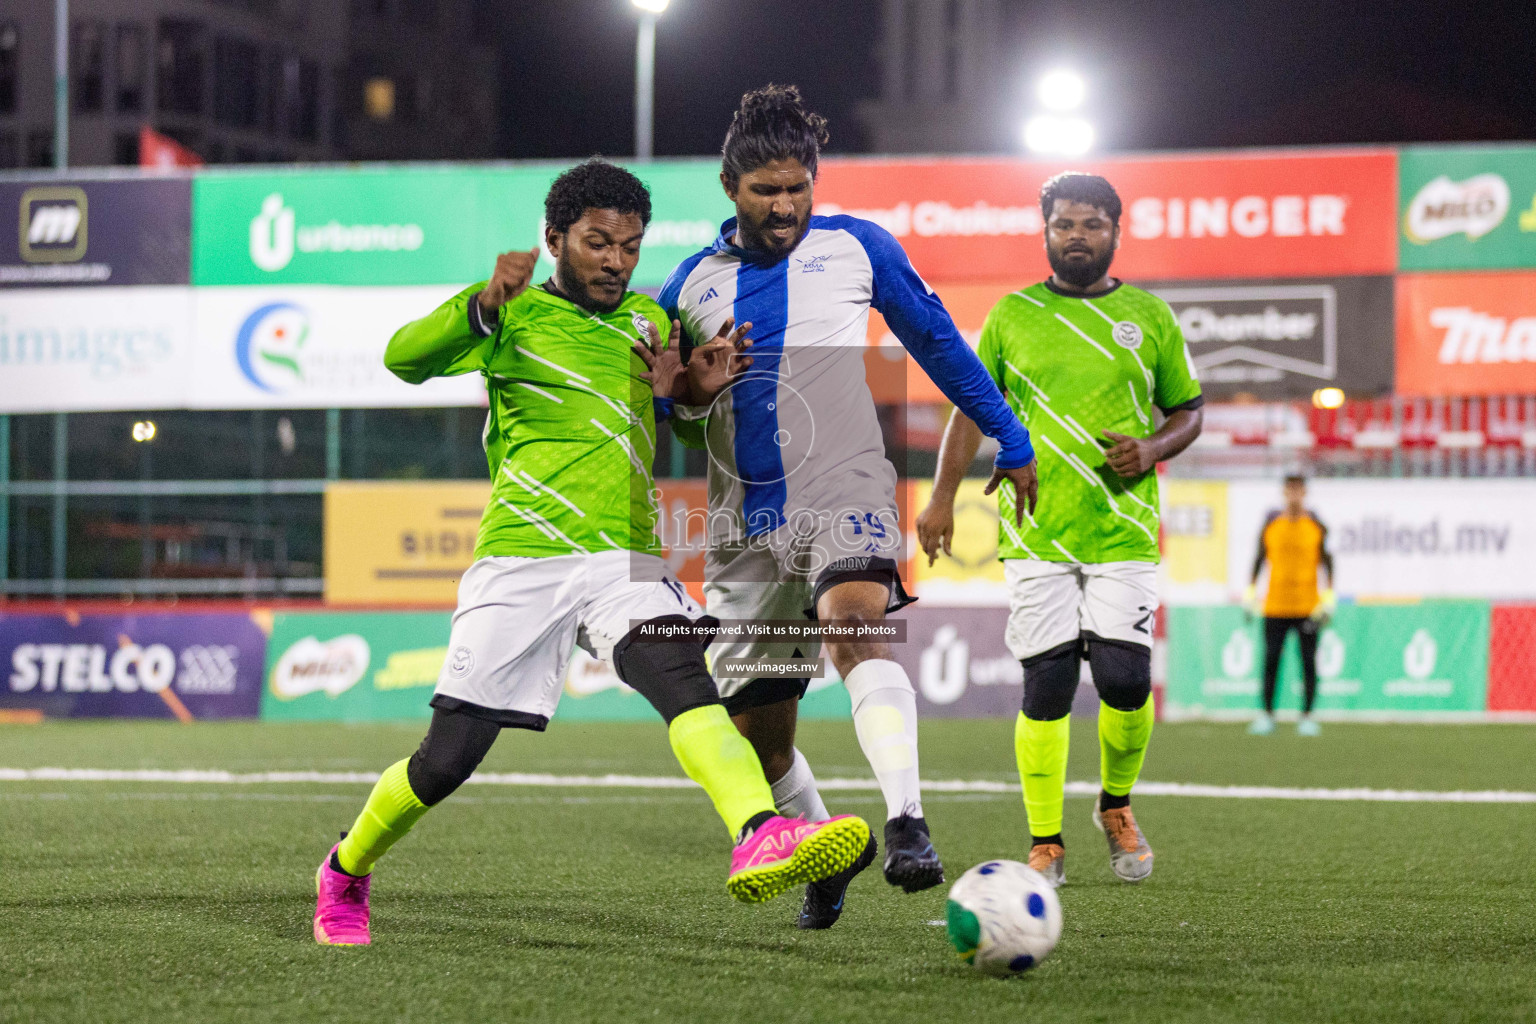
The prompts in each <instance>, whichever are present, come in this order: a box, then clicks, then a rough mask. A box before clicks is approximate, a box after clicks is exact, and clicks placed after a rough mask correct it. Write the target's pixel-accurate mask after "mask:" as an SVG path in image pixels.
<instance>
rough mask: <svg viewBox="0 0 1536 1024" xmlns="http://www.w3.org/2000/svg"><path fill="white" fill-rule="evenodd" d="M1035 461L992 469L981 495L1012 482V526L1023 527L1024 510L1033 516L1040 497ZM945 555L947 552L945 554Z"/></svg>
mask: <svg viewBox="0 0 1536 1024" xmlns="http://www.w3.org/2000/svg"><path fill="white" fill-rule="evenodd" d="M1035 461H1036V460H1034V459H1031V460H1030V462H1029V465H1027V466H1020V467H1019V468H1017V469H999V468H998V467H996V466H993V467H992V479H991V480H988V481H987V487H986V490H984V491H982V492H981V493H982V494H991V493H992V492H993V491H995V490H997V485H998V484H1000V483H1002V482H1003V481H1004V480H1010V481H1012V482H1013V525H1015V526H1023V525H1024V510H1025V509H1026V508H1027V509H1029V514H1030V515H1031V516H1033V515H1034V514H1035V503H1036V502H1037V501H1038V500H1039V497H1040V481H1039V480H1037V479H1036V477H1035ZM946 553H947V552H946Z"/></svg>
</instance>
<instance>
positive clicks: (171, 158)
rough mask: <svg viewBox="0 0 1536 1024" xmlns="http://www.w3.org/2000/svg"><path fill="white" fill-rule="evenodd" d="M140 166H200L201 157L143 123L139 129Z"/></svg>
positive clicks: (201, 164)
mask: <svg viewBox="0 0 1536 1024" xmlns="http://www.w3.org/2000/svg"><path fill="white" fill-rule="evenodd" d="M139 166H140V167H158V168H171V167H201V166H203V158H202V157H200V156H198V155H197V154H196V153H194V152H192V151H191V150H190V149H188V148H187V147H186V146H183V145H182V144H181V143H179V142H177V141H176V140H175V139H173V138H171V137H170V136H169V135H162V134H160V133H159V132H157V131H155V130H154V129H153V128H151V127H149V126H148V125H145V126H144V127H142V128H140V129H139Z"/></svg>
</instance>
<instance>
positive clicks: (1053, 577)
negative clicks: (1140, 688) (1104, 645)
mask: <svg viewBox="0 0 1536 1024" xmlns="http://www.w3.org/2000/svg"><path fill="white" fill-rule="evenodd" d="M1003 578H1004V579H1006V580H1007V581H1008V629H1007V632H1006V633H1005V635H1004V638H1005V640H1006V641H1007V644H1008V650H1009V652H1010V653H1012V655H1013V656H1014V657H1015V658H1017V659H1019V660H1020V661H1022V660H1023V659H1025V658H1031V657H1034V656H1035V655H1037V654H1044V653H1045V652H1046V651H1049V650H1050V649H1051V648H1053V647H1059V646H1061V645H1062V644H1064V643H1067V642H1069V641H1072V640H1076V639H1077V638H1078V637H1080V636H1084V635H1091V636H1095V637H1101V638H1102V639H1105V640H1120V641H1124V642H1127V643H1135V644H1142V645H1143V646H1145V647H1147V648H1149V649H1150V648H1151V646H1152V623H1153V619H1154V617H1155V616H1156V614H1157V565H1156V564H1155V563H1153V562H1096V563H1080V562H1045V561H1040V560H1038V559H1033V558H1009V559H1005V560H1004V561H1003Z"/></svg>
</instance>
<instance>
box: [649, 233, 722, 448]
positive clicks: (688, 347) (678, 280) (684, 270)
mask: <svg viewBox="0 0 1536 1024" xmlns="http://www.w3.org/2000/svg"><path fill="white" fill-rule="evenodd" d="M708 255H709V250H708V249H704V250H701V251H700V252H696V253H694V254H693V255H692V256H690V257H688V258H687V259H686V260H683V262H681V263H679V264H678V265H677V266H676V267H674V268H673V270H672V273H670V274H668V275H667V280H666V283H665V284H663V285H662V286H661V292H660V294H658V295H657V296H656V301H657V303H658V304H660V306H661V308H662V309H663V310H665V311H666V314H667V319H668V320H676V321H678V323H679V324H682V323H684V318H683V317H682V315H681V313H680V312H679V310H680V309H681V307H682V301H683V285H684V284H686V283H687V282H688V275H689V274H691V273H693V268H694V267H696V266H698V265H699V262H700V261H701V260H702V259H704V257H705V256H708ZM680 334H681V337H680V338H679V339H678V354H679V355H680V356H681V357H682V360H683V362H685V363H686V362H687V361H688V353H690V352H692V351H693V344H694V343H693V339H692V338H691V337H689V335H688V328H687V327H686V326H685V327H683V328H682V330H681V332H680ZM663 402H665V403H666V404H665V407H663V406H662V405H661V404H660V403H663ZM700 411H702V410H700ZM656 420H657V422H661V421H662V420H667V421H669V422H670V423H671V425H672V433H673V434H674V435H676V437H677V439H678V440H679V441H681V442H682V443H683V446H684V447H686V448H704V447H705V446H706V444H707V442H706V440H705V422H706V421H705V420H704V419H703V418H694V417H693V416H691V415H688V414H687V413H679V411H678V410H677V409H676V408H675V407H674V406H673V403H672V401H671V400H670V399H656Z"/></svg>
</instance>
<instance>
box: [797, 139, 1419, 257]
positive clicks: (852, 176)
mask: <svg viewBox="0 0 1536 1024" xmlns="http://www.w3.org/2000/svg"><path fill="white" fill-rule="evenodd" d="M1070 167H1071V169H1076V170H1085V171H1090V172H1093V173H1097V174H1102V175H1104V176H1105V177H1107V178H1108V179H1109V180H1110V181H1111V182H1112V183H1113V184H1114V186H1115V188H1116V190H1117V191H1118V192H1119V193H1120V196H1121V199H1122V200H1124V204H1125V213H1124V215H1123V216H1122V218H1121V225H1122V230H1123V236H1122V242H1121V247H1120V254H1119V256H1118V258H1117V259H1116V262H1115V272H1116V273H1117V274H1118V275H1121V276H1124V277H1125V278H1127V279H1129V280H1131V281H1135V280H1136V279H1138V278H1140V279H1143V280H1149V281H1150V280H1161V281H1168V280H1175V279H1191V278H1204V279H1209V278H1244V277H1317V276H1344V275H1352V274H1390V273H1392V272H1393V271H1394V270H1395V269H1396V266H1397V249H1396V237H1397V157H1396V155H1395V154H1394V153H1393V152H1392V151H1391V150H1387V149H1354V150H1344V151H1333V150H1311V151H1306V150H1303V151H1296V152H1292V153H1285V154H1283V155H1274V154H1263V155H1260V154H1253V155H1239V156H1210V157H1201V156H1178V157H1138V158H1124V159H1115V158H1105V159H1099V160H1090V161H1083V162H1074V163H1073V164H1072V165H1070ZM1065 169H1068V165H1063V164H1053V163H1043V162H1034V161H1025V160H1007V159H961V160H925V161H921V162H918V161H901V160H827V161H825V162H823V164H822V165H821V173H820V178H819V179H818V182H817V185H816V207H817V212H818V213H823V214H831V213H838V212H841V213H849V214H853V215H856V216H861V217H866V218H868V219H870V220H874V221H876V222H878V223H880V224H882V225H883V226H884V227H885V228H887V229H888V230H889V231H891V233H892V234H894V235H896V237H897V238H898V239H899V240H900V241H901V243H902V245H903V246H904V247H905V248H906V250H907V253H908V254H909V255H910V256H911V257H912V263H913V265H914V266H915V267H916V268H917V271H918V273H920V274H922V275H923V276H924V277H926V278H928V279H929V280H930V281H944V282H955V281H995V280H998V279H1000V278H1019V279H1020V280H1021V281H1022V282H1029V281H1036V280H1040V279H1041V278H1044V277H1046V276H1047V275H1048V274H1049V270H1048V269H1047V266H1046V262H1045V254H1044V252H1043V250H1042V246H1041V238H1042V232H1043V223H1042V220H1041V216H1040V208H1039V201H1038V197H1039V193H1040V185H1041V183H1042V182H1043V181H1045V179H1046V178H1048V177H1050V176H1051V175H1052V174H1055V173H1057V172H1059V171H1061V170H1065Z"/></svg>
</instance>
